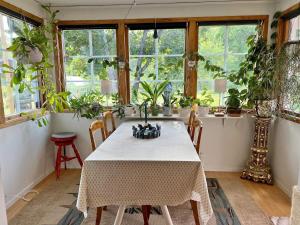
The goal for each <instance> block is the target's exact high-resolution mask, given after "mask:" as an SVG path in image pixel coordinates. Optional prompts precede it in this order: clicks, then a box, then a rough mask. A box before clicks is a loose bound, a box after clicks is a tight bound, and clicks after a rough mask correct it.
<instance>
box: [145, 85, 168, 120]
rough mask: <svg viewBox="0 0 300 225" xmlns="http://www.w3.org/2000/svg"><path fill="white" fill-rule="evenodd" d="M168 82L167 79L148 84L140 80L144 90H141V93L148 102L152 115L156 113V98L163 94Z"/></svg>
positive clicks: (157, 109) (157, 110)
mask: <svg viewBox="0 0 300 225" xmlns="http://www.w3.org/2000/svg"><path fill="white" fill-rule="evenodd" d="M168 83H169V81H168V80H165V81H163V82H161V83H154V84H150V83H148V82H146V81H143V82H141V86H142V87H143V89H144V92H142V93H141V95H142V96H143V97H144V101H145V102H149V103H150V108H151V113H152V115H153V116H156V115H158V112H159V108H158V104H157V101H158V98H159V97H160V96H161V95H162V94H163V92H164V90H165V88H166V86H167V85H168Z"/></svg>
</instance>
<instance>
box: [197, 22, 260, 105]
mask: <svg viewBox="0 0 300 225" xmlns="http://www.w3.org/2000/svg"><path fill="white" fill-rule="evenodd" d="M256 26H257V25H256V24H253V25H249V24H248V25H209V26H206V25H200V26H199V41H198V44H199V46H198V48H199V53H200V54H201V55H203V56H204V57H205V58H207V59H209V60H210V61H211V62H212V63H213V64H215V65H218V66H220V67H222V68H224V69H225V71H227V72H229V71H232V70H237V69H238V68H239V64H240V63H241V62H242V61H243V60H244V58H245V54H246V53H247V51H248V48H247V38H248V37H249V36H250V35H252V34H254V33H255V28H256ZM231 87H233V85H232V84H230V83H228V85H227V88H231ZM203 89H207V90H209V91H210V92H211V94H212V95H213V98H214V103H213V105H214V106H217V105H218V104H219V98H220V97H219V94H218V93H215V92H214V80H213V76H212V74H210V73H209V72H207V71H206V70H205V69H204V64H203V63H200V64H199V66H198V93H197V95H198V96H199V95H200V93H201V90H203ZM222 103H224V96H221V104H222Z"/></svg>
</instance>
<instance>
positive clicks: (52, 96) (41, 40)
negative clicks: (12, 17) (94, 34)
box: [2, 6, 70, 127]
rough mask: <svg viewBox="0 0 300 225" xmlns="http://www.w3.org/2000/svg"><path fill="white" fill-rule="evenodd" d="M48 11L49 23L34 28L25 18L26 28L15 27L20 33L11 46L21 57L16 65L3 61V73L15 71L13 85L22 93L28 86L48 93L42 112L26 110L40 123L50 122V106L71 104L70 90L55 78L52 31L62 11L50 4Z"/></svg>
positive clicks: (54, 109)
mask: <svg viewBox="0 0 300 225" xmlns="http://www.w3.org/2000/svg"><path fill="white" fill-rule="evenodd" d="M43 8H44V10H45V11H46V12H47V14H48V20H47V23H45V24H43V25H41V26H38V27H33V28H30V27H29V26H28V25H27V24H26V23H25V22H24V23H23V27H22V29H19V28H17V27H16V28H15V30H16V33H17V35H18V37H16V38H13V40H12V44H11V45H10V46H9V47H8V50H9V51H11V52H12V54H13V56H14V58H15V59H16V61H17V64H16V66H12V65H8V64H3V65H2V67H3V73H4V74H11V75H12V77H11V87H17V88H18V91H19V93H23V92H24V91H25V90H28V91H29V92H30V93H32V94H34V93H35V92H37V91H38V92H40V95H41V96H44V99H45V100H44V101H43V104H42V107H41V110H40V115H41V117H39V118H38V113H37V112H35V113H33V114H27V113H22V114H21V116H25V117H29V118H30V119H31V120H34V121H37V124H38V126H39V127H42V126H46V125H47V124H48V120H47V119H46V118H45V117H44V115H46V112H47V110H48V111H50V112H63V111H64V109H65V108H68V107H69V104H68V101H67V98H68V96H69V94H70V93H69V92H58V93H57V92H56V86H55V82H54V81H53V78H52V69H53V65H52V64H51V61H50V57H51V55H52V51H53V48H56V47H57V46H56V45H57V43H54V45H53V46H52V43H53V39H52V35H53V30H54V29H53V28H54V23H55V17H56V15H57V13H58V11H55V12H52V11H51V10H50V8H49V7H46V6H43ZM33 81H41V82H40V85H39V87H35V86H33V85H32V82H33Z"/></svg>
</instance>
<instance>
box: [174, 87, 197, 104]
mask: <svg viewBox="0 0 300 225" xmlns="http://www.w3.org/2000/svg"><path fill="white" fill-rule="evenodd" d="M177 95H178V97H177V103H178V105H179V106H180V107H181V108H187V107H192V105H193V102H194V99H193V98H192V97H191V96H185V95H184V93H182V92H180V91H179V90H178V91H177Z"/></svg>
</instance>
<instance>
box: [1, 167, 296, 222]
mask: <svg viewBox="0 0 300 225" xmlns="http://www.w3.org/2000/svg"><path fill="white" fill-rule="evenodd" d="M79 174H80V170H71V169H70V170H66V171H64V170H63V171H62V175H61V179H63V177H64V176H74V175H75V176H76V175H79ZM206 176H207V177H214V178H228V179H235V180H238V181H240V182H241V183H242V184H243V185H244V186H245V187H246V190H247V191H248V193H249V194H250V195H251V196H252V198H253V199H254V200H255V202H256V203H257V205H258V206H259V207H260V208H261V209H262V210H263V211H264V212H265V214H266V215H268V216H287V217H288V216H289V215H290V209H291V202H290V199H289V198H288V196H287V195H286V194H284V193H283V192H282V191H281V190H280V189H279V188H278V187H276V186H272V185H266V184H256V183H253V182H250V181H246V180H242V179H240V177H239V176H240V173H227V172H226V173H225V172H206ZM55 180H56V178H55V174H54V173H52V174H51V175H49V176H48V177H47V178H46V179H44V180H43V181H42V182H41V183H39V184H38V185H37V186H36V187H35V188H34V189H35V190H36V191H39V192H42V191H43V190H44V188H45V187H47V185H49V184H50V183H53V182H55ZM26 197H27V198H29V199H30V198H34V197H35V194H28V195H27V196H26ZM26 204H28V203H27V202H25V201H23V200H19V201H17V202H16V203H15V204H14V205H13V206H12V207H10V208H9V209H8V212H7V214H8V215H7V216H8V221H9V220H11V219H12V218H13V217H14V216H16V215H17V214H18V212H20V210H22V208H23V207H24V206H26Z"/></svg>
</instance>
